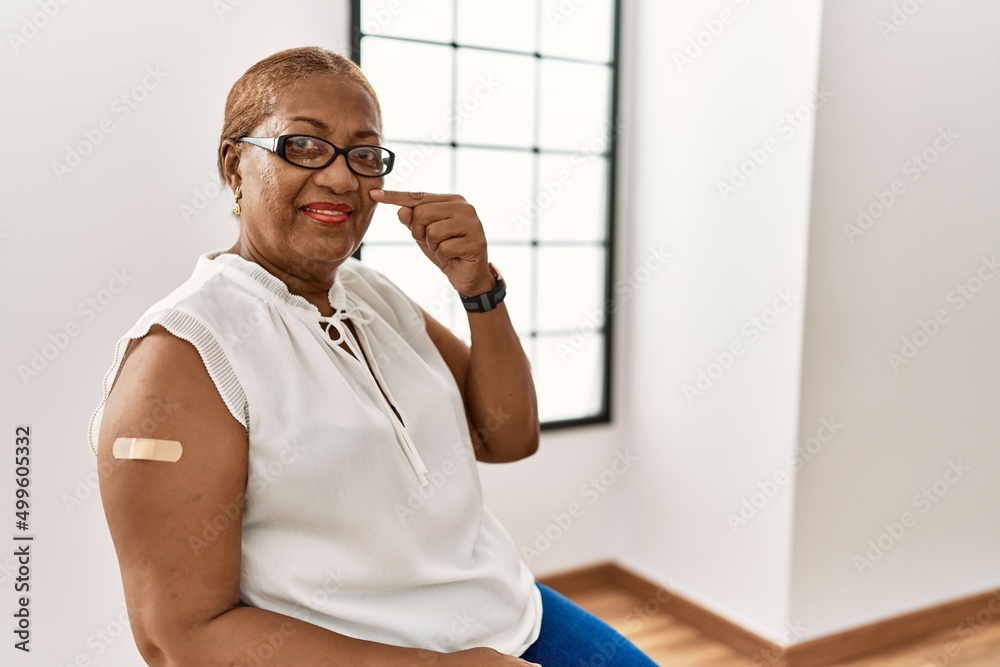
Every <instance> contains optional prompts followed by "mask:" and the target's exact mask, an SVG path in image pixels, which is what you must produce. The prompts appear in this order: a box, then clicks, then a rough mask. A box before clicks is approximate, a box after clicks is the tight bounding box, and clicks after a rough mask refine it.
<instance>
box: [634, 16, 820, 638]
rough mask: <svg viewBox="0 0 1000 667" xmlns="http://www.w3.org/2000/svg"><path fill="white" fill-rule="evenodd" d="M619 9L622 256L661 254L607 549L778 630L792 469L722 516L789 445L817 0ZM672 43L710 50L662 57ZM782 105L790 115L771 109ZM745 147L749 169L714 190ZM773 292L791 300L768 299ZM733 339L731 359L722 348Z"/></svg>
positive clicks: (779, 463)
mask: <svg viewBox="0 0 1000 667" xmlns="http://www.w3.org/2000/svg"><path fill="white" fill-rule="evenodd" d="M635 4H636V7H635V17H634V19H633V28H632V30H634V33H633V35H632V36H631V39H629V38H626V39H625V40H624V42H625V43H626V44H629V43H632V44H634V50H633V52H632V54H631V57H630V61H631V63H632V66H633V68H634V69H633V76H632V77H631V80H630V81H628V87H629V89H630V91H631V92H630V95H629V97H630V99H631V103H632V113H631V116H630V118H631V121H632V126H631V132H630V136H629V144H628V145H629V150H630V154H629V155H630V158H631V160H630V169H631V170H632V172H633V177H632V179H631V183H630V184H629V188H630V189H629V191H628V192H629V194H628V197H626V198H627V199H630V200H631V206H632V209H633V211H632V215H631V216H630V219H629V222H630V223H631V229H630V235H631V242H630V247H631V254H632V256H631V263H632V265H637V264H638V263H640V262H641V261H642V260H643V258H644V257H645V256H647V255H648V253H649V249H650V248H651V247H659V246H661V245H662V246H664V247H665V248H667V249H668V250H669V251H671V252H672V253H673V254H674V257H673V259H672V260H671V262H670V263H669V264H668V266H667V267H666V268H665V269H663V270H661V271H659V272H658V273H656V274H655V275H654V276H653V277H652V278H651V279H650V280H649V282H648V284H647V285H646V286H645V287H644V288H643V289H642V290H640V291H639V292H638V294H637V295H636V297H635V298H634V299H633V301H632V304H631V307H630V308H629V309H628V318H629V322H628V328H627V334H626V340H625V341H624V343H623V344H624V345H625V346H626V349H627V350H628V352H627V354H628V360H627V366H626V378H627V379H626V386H625V388H624V391H625V393H626V396H627V398H626V400H625V403H626V406H627V407H626V411H625V416H624V418H625V420H626V423H627V424H628V427H627V428H628V432H627V435H628V439H629V441H630V442H632V444H633V446H634V448H635V449H636V451H637V453H638V455H639V457H640V458H641V459H642V460H643V466H642V467H641V468H640V470H639V471H638V472H637V473H636V475H635V477H634V478H633V479H631V480H630V484H629V485H628V487H626V488H623V494H624V497H623V498H622V499H621V502H622V503H623V508H624V507H627V508H628V517H629V518H628V522H629V527H630V529H631V530H630V531H629V534H628V535H627V536H626V541H625V544H626V546H625V548H624V549H623V550H622V552H623V555H624V556H625V561H626V563H627V564H628V565H630V566H632V567H634V568H636V569H638V570H640V571H642V572H644V573H645V574H647V575H648V576H650V577H653V578H655V579H656V580H657V581H659V582H661V583H663V584H665V585H667V586H668V587H670V588H672V589H674V590H677V591H679V592H681V593H683V594H685V595H686V596H688V597H690V598H691V599H693V600H695V601H697V602H699V603H701V604H702V605H704V606H705V607H708V608H709V609H712V610H714V611H716V612H717V613H719V614H721V615H723V616H726V617H728V618H730V619H732V620H734V621H736V622H738V623H740V624H742V625H744V626H746V627H748V628H750V629H752V630H754V631H757V632H759V633H761V634H763V635H766V636H770V637H774V638H780V637H781V634H782V632H783V630H784V624H785V622H786V620H787V614H788V596H789V595H790V588H789V584H790V580H789V567H790V557H791V546H792V543H791V521H792V510H793V498H794V493H793V490H792V481H791V480H790V479H789V480H787V481H786V483H785V484H784V485H777V484H775V490H774V491H775V492H774V494H773V498H771V499H769V500H768V502H766V504H764V505H763V507H762V508H761V509H759V510H758V511H757V512H756V515H755V516H752V517H749V518H748V519H747V520H746V524H745V525H740V524H737V525H732V524H731V523H730V521H729V520H728V519H727V515H729V514H733V515H737V516H738V514H739V512H740V507H741V501H742V499H743V498H747V499H749V498H750V496H751V495H752V494H754V493H755V492H758V491H759V488H758V483H762V482H764V481H765V480H770V479H771V478H772V477H773V476H774V474H775V473H776V472H781V471H784V470H785V469H786V465H785V461H786V456H787V455H788V453H789V451H791V449H792V448H793V447H794V444H795V438H796V432H797V414H798V390H799V358H800V353H801V340H802V308H803V305H804V303H805V301H804V297H805V259H806V257H805V252H806V236H807V216H808V210H809V208H808V206H809V174H810V165H811V164H812V122H813V120H814V118H815V114H814V112H813V110H812V109H811V108H809V107H808V106H803V105H808V103H809V102H810V100H811V99H812V98H811V95H812V91H813V90H814V87H815V84H816V66H817V56H818V49H819V32H818V29H819V7H820V3H819V2H818V1H814V2H802V0H783V1H777V2H770V3H761V2H750V3H746V2H724V3H712V4H711V5H705V4H703V3H658V2H657V3H654V2H639V3H635ZM724 10H725V11H727V12H729V14H726V15H724V16H723V15H722V12H723V11H724ZM706 22H707V24H706ZM713 31H714V33H716V34H713ZM689 39H691V40H693V41H694V43H695V44H697V41H698V40H699V39H700V40H701V41H702V43H704V44H707V45H708V46H705V47H702V52H701V53H698V51H697V50H696V49H695V48H691V50H690V52H689V53H690V56H691V57H690V62H686V61H680V62H679V61H678V60H676V59H675V55H676V54H678V53H681V54H685V50H686V49H687V48H688V40H689ZM685 55H687V54H685ZM813 102H814V103H815V100H813ZM799 107H803V110H802V111H801V114H802V121H801V122H800V121H796V123H799V124H800V125H801V126H800V127H799V128H795V127H793V126H792V125H791V124H788V122H787V121H785V120H784V116H785V115H786V114H788V113H793V114H794V113H795V112H796V110H797V109H798V108H799ZM748 150H749V151H752V152H754V154H756V155H757V159H758V161H759V162H762V163H763V164H762V165H761V166H759V167H756V165H755V164H754V163H753V162H751V163H749V165H748V166H747V167H746V168H745V171H746V172H748V173H749V172H753V173H752V174H751V175H750V176H749V177H748V178H747V180H746V182H745V183H743V182H742V181H740V180H739V179H737V180H736V181H735V183H736V184H737V185H739V186H740V187H738V188H736V189H735V191H734V192H729V191H725V192H723V191H720V188H719V187H718V183H719V182H720V181H726V180H727V179H730V178H731V177H732V170H733V168H734V167H736V168H740V167H741V165H742V163H743V162H744V161H745V160H748V159H751V158H750V157H749V155H748V153H747V151H748ZM761 152H763V154H762V153H761ZM764 157H766V160H765V159H764ZM755 167H756V169H755ZM734 187H735V186H734ZM779 291H789V292H790V293H791V295H792V297H793V298H792V304H791V305H790V306H786V305H785V304H784V303H779V304H778V307H779V308H780V309H781V310H784V311H785V312H783V313H777V312H776V311H775V312H773V313H768V312H767V311H768V309H770V308H772V307H773V306H774V301H775V299H776V298H777V294H778V292H779ZM754 317H758V318H767V320H768V321H769V322H770V325H762V327H758V326H757V325H756V324H755V323H754V322H753V320H752V318H754ZM772 318H774V319H772ZM765 326H766V327H767V330H766V331H764V330H763V327H765ZM735 343H739V344H741V346H742V347H741V348H737V350H740V349H742V354H740V355H739V356H734V357H733V358H732V359H731V360H727V359H726V358H725V356H726V352H727V350H728V349H729V348H730V346H731V345H733V344H735ZM717 354H718V355H719V356H720V358H721V359H722V361H716V358H715V355H717ZM730 362H731V363H730ZM713 363H716V364H718V366H716V367H712V368H710V366H711V364H713ZM726 365H728V368H724V366H726ZM699 370H701V371H704V372H705V373H706V374H711V375H712V376H713V377H714V378H717V379H712V378H705V379H703V380H702V384H701V385H700V386H701V387H702V388H703V389H704V391H703V393H702V394H695V393H692V392H690V391H689V392H688V394H685V391H684V387H685V385H691V386H692V387H693V388H694V389H695V390H697V389H698V387H699V385H697V378H698V372H699ZM622 516H625V514H624V512H623V513H622Z"/></svg>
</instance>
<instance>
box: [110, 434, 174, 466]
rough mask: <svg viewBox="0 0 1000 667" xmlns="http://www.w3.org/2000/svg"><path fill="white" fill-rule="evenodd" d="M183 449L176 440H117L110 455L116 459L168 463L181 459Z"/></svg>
mask: <svg viewBox="0 0 1000 667" xmlns="http://www.w3.org/2000/svg"><path fill="white" fill-rule="evenodd" d="M183 451H184V448H183V447H181V443H179V442H177V441H176V440H154V439H152V438H118V439H117V440H115V444H114V446H113V447H112V448H111V453H112V454H114V456H115V458H116V459H143V460H146V461H170V462H171V463H173V462H174V461H176V460H177V459H179V458H180V457H181V454H182V453H183Z"/></svg>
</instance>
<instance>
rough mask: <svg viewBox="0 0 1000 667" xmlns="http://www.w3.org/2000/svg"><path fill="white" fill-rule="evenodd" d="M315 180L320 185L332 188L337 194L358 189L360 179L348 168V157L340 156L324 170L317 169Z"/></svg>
mask: <svg viewBox="0 0 1000 667" xmlns="http://www.w3.org/2000/svg"><path fill="white" fill-rule="evenodd" d="M314 179H315V180H316V182H317V183H319V184H320V185H324V186H326V187H328V188H331V189H332V190H334V191H335V192H347V191H350V190H357V189H358V177H357V175H356V174H355V173H354V172H353V171H351V170H350V168H349V167H348V166H347V156H346V155H338V156H337V157H335V158H334V159H333V162H331V163H330V164H328V165H327V166H325V167H324V168H322V169H317V170H316V175H315V176H314Z"/></svg>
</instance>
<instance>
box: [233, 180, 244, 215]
mask: <svg viewBox="0 0 1000 667" xmlns="http://www.w3.org/2000/svg"><path fill="white" fill-rule="evenodd" d="M242 196H243V195H242V194H241V193H240V186H238V185H237V186H236V192H234V193H233V214H234V215H239V214H240V212H241V210H240V197H242Z"/></svg>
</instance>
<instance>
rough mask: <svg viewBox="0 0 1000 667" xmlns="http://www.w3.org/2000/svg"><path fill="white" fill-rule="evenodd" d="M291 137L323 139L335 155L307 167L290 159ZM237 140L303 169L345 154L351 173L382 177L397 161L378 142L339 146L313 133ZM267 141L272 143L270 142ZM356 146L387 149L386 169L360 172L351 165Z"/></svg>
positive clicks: (322, 167)
mask: <svg viewBox="0 0 1000 667" xmlns="http://www.w3.org/2000/svg"><path fill="white" fill-rule="evenodd" d="M290 137H308V138H309V139H316V140H318V141H322V142H323V143H325V144H327V145H328V146H332V147H333V156H332V157H331V158H330V159H329V160H328V161H327V163H326V164H324V165H321V166H318V167H307V166H306V165H304V164H298V163H297V162H292V161H291V160H289V159H288V156H287V155H286V153H285V144H286V143H287V142H288V139H289V138H290ZM236 141H237V142H242V143H245V144H250V145H251V146H258V147H260V148H263V149H265V150H269V151H271V152H272V153H275V154H276V155H277V156H278V157H280V158H281V159H282V160H284V161H285V162H287V163H288V164H291V165H294V166H296V167H302V168H303V169H312V170H318V169H326V168H327V167H329V166H330V165H331V164H333V162H334V160H336V159H337V157H338V156H340V155H343V156H344V162H346V163H347V168H348V169H349V170H350V171H351V173H352V174H354V175H356V176H363V177H365V178H381V177H383V176H385V175H386V174H388V173H389V172H390V171H392V167H393V164H394V163H395V161H396V154H395V153H394V152H392V151H391V150H389V149H388V148H386V147H385V146H378V145H376V144H357V145H355V146H348V147H347V148H341V147H340V146H337V145H336V144H334V143H331V142H329V141H327V140H326V139H324V138H323V137H317V136H315V135H312V134H299V133H295V134H282V135H279V136H277V137H240V138H239V139H237V140H236ZM266 142H270V143H269V144H268V143H266ZM355 148H377V149H379V150H381V151H385V152H386V153H388V154H389V158H388V160H386V168H385V171H383V172H382V173H381V174H374V175H373V174H362V173H359V172H358V171H357V170H356V169H355V168H354V167H353V166H351V160H350V159H349V157H348V153H349V152H350V151H352V150H354V149H355Z"/></svg>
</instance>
